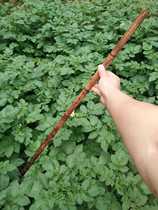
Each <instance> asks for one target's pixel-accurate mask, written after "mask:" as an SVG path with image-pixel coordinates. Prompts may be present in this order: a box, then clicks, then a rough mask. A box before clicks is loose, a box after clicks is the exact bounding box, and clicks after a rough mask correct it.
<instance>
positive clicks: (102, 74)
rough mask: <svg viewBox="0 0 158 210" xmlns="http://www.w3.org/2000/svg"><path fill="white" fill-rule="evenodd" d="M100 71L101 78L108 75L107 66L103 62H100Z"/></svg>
mask: <svg viewBox="0 0 158 210" xmlns="http://www.w3.org/2000/svg"><path fill="white" fill-rule="evenodd" d="M98 72H99V76H100V78H103V77H104V78H105V77H106V71H105V68H104V66H103V65H102V64H100V65H99V66H98Z"/></svg>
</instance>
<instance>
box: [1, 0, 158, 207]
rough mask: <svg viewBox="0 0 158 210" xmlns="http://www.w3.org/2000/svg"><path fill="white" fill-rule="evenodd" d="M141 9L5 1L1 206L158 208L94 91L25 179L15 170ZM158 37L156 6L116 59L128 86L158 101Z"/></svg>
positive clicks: (102, 2) (101, 3)
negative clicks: (152, 14) (152, 13)
mask: <svg viewBox="0 0 158 210" xmlns="http://www.w3.org/2000/svg"><path fill="white" fill-rule="evenodd" d="M148 2H150V1H148ZM151 3H152V2H151ZM154 3H155V4H154V6H152V4H151V7H150V8H151V10H153V11H155V10H156V9H157V8H158V5H157V2H154ZM140 9H141V3H139V2H138V1H136V0H129V1H125V0H122V1H117V0H110V1H107V0H97V1H60V0H56V1H55V0H53V1H52V0H45V1H42V0H37V1H32V0H24V1H20V3H19V4H18V3H17V4H16V5H13V4H11V3H5V4H1V5H0V14H1V19H0V29H1V30H0V40H1V41H0V119H1V120H0V169H1V170H0V208H1V209H4V210H10V209H14V210H22V209H30V210H36V209H38V210H45V209H48V210H85V209H93V210H104V209H106V210H107V209H109V210H110V209H112V210H115V209H116V210H119V209H120V210H121V209H123V210H129V209H130V210H131V209H132V210H140V209H141V210H146V209H151V210H152V209H157V207H158V203H157V200H156V199H155V198H154V197H153V196H152V195H151V193H150V192H149V190H148V189H147V187H146V186H145V185H144V183H143V181H142V180H141V178H140V177H139V176H138V174H137V172H136V170H135V168H134V166H133V163H132V161H131V160H130V158H129V156H128V154H127V152H126V150H125V148H124V146H123V144H122V143H121V139H120V137H119V135H118V134H117V131H116V128H115V125H114V124H113V121H112V119H111V117H110V116H109V114H108V113H107V111H106V110H105V109H104V108H103V107H102V105H101V104H100V103H99V101H98V98H97V97H96V96H94V95H93V94H92V93H89V94H88V96H87V97H86V98H85V99H84V101H83V103H82V105H81V106H80V107H79V108H78V109H77V110H76V111H75V113H74V116H72V117H71V118H70V119H69V120H68V121H67V123H66V125H65V127H64V129H62V130H61V132H60V133H58V135H57V136H56V138H55V140H54V142H53V143H52V145H50V147H49V148H47V150H46V151H45V152H44V153H43V154H42V156H41V158H40V160H39V161H37V162H36V164H35V165H34V166H33V167H32V169H31V170H30V171H29V173H28V174H27V175H26V176H25V177H24V178H23V179H22V180H21V177H20V175H19V171H18V167H19V166H20V165H21V164H22V163H24V161H26V160H27V159H28V158H30V157H31V156H32V155H33V153H34V151H35V150H36V149H37V148H38V147H39V145H40V143H41V140H42V139H43V138H44V137H45V136H46V135H47V134H48V132H49V131H50V130H51V128H52V126H53V125H54V124H55V122H56V121H57V120H58V119H59V117H60V116H61V115H62V114H63V112H64V111H65V110H66V108H67V107H68V106H69V105H70V104H71V102H72V101H73V99H74V97H75V96H76V95H77V94H78V93H79V92H80V90H81V89H82V88H83V87H84V85H85V84H86V83H87V81H88V79H89V77H90V75H92V74H93V73H94V71H95V70H96V66H97V65H98V64H99V63H100V62H101V61H102V60H103V58H104V57H105V55H106V54H107V53H108V52H110V50H111V49H112V48H113V46H114V44H115V43H116V41H117V40H118V38H119V37H120V36H121V35H122V34H123V33H124V32H125V31H126V30H127V28H128V26H129V24H130V23H131V22H130V21H131V20H133V19H134V18H135V16H136V15H137V14H138V11H139V10H140ZM157 47H158V46H157V17H156V16H151V17H150V18H149V19H147V20H145V22H144V23H143V25H142V26H141V27H140V28H139V29H138V31H137V32H136V33H135V35H134V36H133V38H132V39H131V41H130V43H128V45H127V46H126V47H125V49H124V50H123V51H122V52H121V54H120V55H119V56H118V58H117V59H116V60H115V61H114V63H113V64H112V66H111V67H110V70H112V71H113V72H115V73H116V74H118V75H119V76H120V77H121V81H122V88H123V90H124V91H126V92H127V93H128V94H131V95H133V96H134V97H135V98H137V99H140V100H143V101H148V102H152V103H155V104H158V101H157V94H156V93H157V89H158V79H157V78H158V77H157V69H158V63H157V60H158V55H157ZM92 60H93V62H91V61H92Z"/></svg>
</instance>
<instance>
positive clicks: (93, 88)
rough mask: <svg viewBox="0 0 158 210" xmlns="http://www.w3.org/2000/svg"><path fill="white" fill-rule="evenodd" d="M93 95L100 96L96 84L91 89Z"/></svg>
mask: <svg viewBox="0 0 158 210" xmlns="http://www.w3.org/2000/svg"><path fill="white" fill-rule="evenodd" d="M91 90H92V91H93V92H94V93H96V94H97V95H99V96H101V93H100V90H99V88H98V84H96V85H95V86H94V87H92V89H91Z"/></svg>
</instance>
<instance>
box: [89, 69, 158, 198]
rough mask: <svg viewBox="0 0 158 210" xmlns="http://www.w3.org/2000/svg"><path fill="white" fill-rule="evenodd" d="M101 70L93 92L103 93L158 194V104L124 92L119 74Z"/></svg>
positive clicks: (104, 101) (142, 172)
mask: <svg viewBox="0 0 158 210" xmlns="http://www.w3.org/2000/svg"><path fill="white" fill-rule="evenodd" d="M98 71H99V75H100V80H99V82H98V83H97V84H96V85H95V86H94V87H93V88H92V91H93V92H94V93H96V94H97V95H99V96H100V100H101V103H102V104H103V105H104V106H105V107H106V108H107V109H108V111H109V113H110V114H111V116H112V118H113V120H114V122H115V124H116V126H117V129H118V131H119V133H120V135H121V136H122V139H123V142H124V144H125V146H126V147H127V149H128V152H129V154H130V155H131V157H132V158H133V161H134V163H135V166H136V167H137V169H138V171H139V173H140V175H141V176H142V178H143V179H144V181H145V183H146V184H147V185H148V187H149V189H150V190H151V191H152V192H153V193H154V194H155V195H156V196H157V197H158V166H157V163H158V106H156V105H153V104H149V103H145V102H141V101H138V100H136V99H134V98H132V97H130V96H128V95H126V94H125V93H123V92H122V91H121V90H120V79H119V77H118V76H116V75H115V74H114V73H112V72H109V71H105V69H104V66H103V65H99V66H98ZM155 163H156V164H155Z"/></svg>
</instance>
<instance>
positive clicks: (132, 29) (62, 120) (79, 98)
mask: <svg viewBox="0 0 158 210" xmlns="http://www.w3.org/2000/svg"><path fill="white" fill-rule="evenodd" d="M148 15H149V13H148V11H146V10H143V11H141V13H140V14H139V16H138V17H137V18H136V19H135V21H134V22H133V23H132V25H131V26H130V28H129V29H128V31H127V32H126V33H125V34H124V35H123V37H122V38H121V39H120V40H119V42H118V43H117V45H116V46H115V47H114V49H113V50H112V51H111V53H109V54H108V56H107V57H106V58H105V59H104V60H103V63H102V64H103V65H104V67H105V68H107V67H108V66H109V65H110V64H111V63H112V61H113V59H114V58H115V57H116V56H117V54H118V53H119V51H120V50H121V49H122V48H123V47H124V45H125V44H126V43H127V41H128V40H129V39H130V37H131V36H132V34H133V33H134V32H135V31H136V29H137V28H138V26H139V25H140V24H141V23H142V21H143V20H144V19H145V18H146V17H147V16H148ZM98 80H99V74H98V71H97V72H96V73H95V74H94V75H93V76H92V77H91V79H90V80H89V82H88V83H87V85H86V86H85V87H84V88H83V90H82V91H81V93H80V94H79V95H78V96H77V97H76V99H75V100H74V101H73V102H72V104H71V106H70V107H69V108H68V109H67V111H66V112H65V113H64V114H63V116H62V117H61V118H60V120H59V121H58V122H57V123H56V125H55V127H54V128H53V129H52V131H51V132H50V133H49V134H48V136H47V137H46V138H45V139H44V140H43V142H42V143H41V145H40V147H39V148H38V149H37V150H36V152H35V153H34V155H33V157H32V158H31V159H30V160H29V161H28V162H27V163H26V164H25V165H24V167H23V168H22V170H21V171H20V172H21V175H25V173H26V172H27V171H28V170H29V168H30V167H31V166H32V165H33V163H34V162H35V160H37V159H38V158H39V156H40V155H41V153H42V152H43V150H44V149H45V148H46V147H47V145H48V144H49V142H50V141H52V139H53V137H54V136H55V135H56V134H57V132H58V131H59V130H60V128H62V127H63V125H64V123H65V122H66V121H67V119H68V118H69V116H70V115H71V113H72V112H73V111H74V110H75V109H76V107H77V106H78V105H79V104H80V103H81V101H82V100H83V99H84V98H85V96H86V95H87V93H88V92H89V91H90V90H91V88H92V87H93V86H94V85H95V84H96V82H97V81H98Z"/></svg>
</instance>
